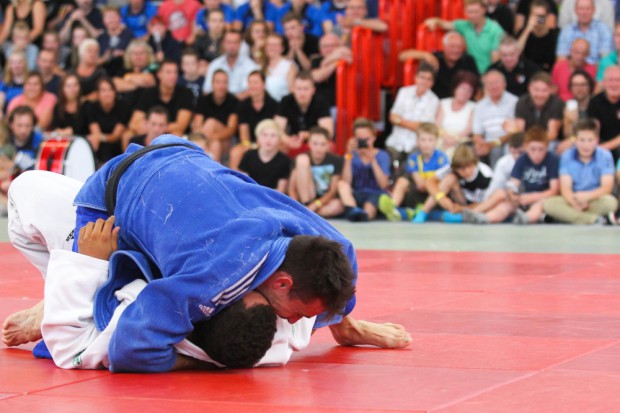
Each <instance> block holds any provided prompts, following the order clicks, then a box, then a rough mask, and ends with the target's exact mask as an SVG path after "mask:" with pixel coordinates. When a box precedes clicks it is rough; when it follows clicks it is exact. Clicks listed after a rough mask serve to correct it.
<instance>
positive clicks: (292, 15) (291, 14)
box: [282, 11, 304, 26]
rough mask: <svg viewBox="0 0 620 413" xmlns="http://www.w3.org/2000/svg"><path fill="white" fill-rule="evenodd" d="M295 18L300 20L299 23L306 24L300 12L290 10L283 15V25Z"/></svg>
mask: <svg viewBox="0 0 620 413" xmlns="http://www.w3.org/2000/svg"><path fill="white" fill-rule="evenodd" d="M293 20H295V21H297V22H299V24H301V25H303V24H304V20H303V18H302V17H301V16H300V15H299V14H298V13H295V12H294V11H289V12H288V13H286V14H285V15H284V17H282V26H284V25H285V24H286V23H288V22H291V21H293Z"/></svg>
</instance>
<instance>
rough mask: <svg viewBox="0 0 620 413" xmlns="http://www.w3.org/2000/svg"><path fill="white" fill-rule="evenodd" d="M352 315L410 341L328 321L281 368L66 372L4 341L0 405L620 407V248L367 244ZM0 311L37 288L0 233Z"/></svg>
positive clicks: (92, 408) (50, 409)
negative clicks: (337, 331)
mask: <svg viewBox="0 0 620 413" xmlns="http://www.w3.org/2000/svg"><path fill="white" fill-rule="evenodd" d="M359 267H360V274H359V283H358V305H357V307H356V309H355V310H354V313H353V314H352V315H354V316H355V317H356V318H359V319H365V320H370V321H375V322H387V321H390V322H395V323H400V324H403V325H404V326H406V328H407V329H408V330H409V331H410V332H411V333H412V335H413V342H412V344H411V345H410V346H409V347H408V348H406V349H400V350H382V349H376V348H370V347H368V348H359V347H358V348H346V347H340V346H338V345H337V344H336V343H335V341H334V340H333V339H332V337H331V335H330V332H329V330H328V329H322V330H320V331H318V332H317V333H316V334H315V335H314V336H313V338H312V342H311V344H310V346H309V348H307V349H306V350H304V351H302V352H299V353H295V354H294V355H293V358H292V360H291V362H290V363H289V364H288V365H287V366H285V367H278V368H261V369H252V370H225V371H218V372H197V371H190V372H175V373H165V374H151V375H149V374H112V373H110V372H108V371H67V370H61V369H58V368H56V367H55V366H54V364H53V362H52V361H51V360H39V359H35V358H33V356H32V354H31V352H30V351H29V350H30V349H32V347H33V346H32V344H31V345H24V346H20V347H18V348H6V347H4V346H3V345H2V344H0V412H4V413H9V412H28V413H30V412H45V413H56V412H59V413H60V412H62V413H65V412H80V413H83V412H90V413H99V412H101V413H104V412H105V413H109V412H114V411H118V412H123V411H130V409H141V410H142V411H144V412H149V413H150V412H165V413H171V412H177V411H179V412H180V411H183V412H198V411H201V412H205V411H211V412H234V413H239V412H276V413H277V412H476V413H480V412H484V413H490V412H502V413H506V412H543V411H544V412H614V411H619V410H620V276H619V275H618V268H619V267H620V258H619V256H617V255H610V254H560V253H544V254H543V253H508V252H420V251H404V250H402V251H379V250H360V251H359ZM0 269H1V270H0V272H1V276H0V319H2V320H4V318H5V317H6V316H7V315H9V314H10V313H12V312H14V311H17V310H20V309H23V308H26V307H29V306H31V305H33V304H35V303H37V302H38V301H39V300H40V299H41V298H42V291H43V281H42V280H41V277H40V274H38V273H37V271H36V270H35V269H34V268H33V267H32V266H30V265H29V264H28V263H27V262H26V260H25V259H24V258H23V257H22V256H21V255H20V254H19V253H18V252H17V251H16V250H14V249H13V248H12V247H11V246H10V245H9V244H8V243H0Z"/></svg>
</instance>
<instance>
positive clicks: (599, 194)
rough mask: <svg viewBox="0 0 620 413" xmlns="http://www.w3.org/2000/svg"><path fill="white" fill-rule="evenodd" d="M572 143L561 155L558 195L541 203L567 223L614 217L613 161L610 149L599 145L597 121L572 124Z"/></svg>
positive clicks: (603, 220) (604, 221)
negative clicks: (573, 139) (574, 132)
mask: <svg viewBox="0 0 620 413" xmlns="http://www.w3.org/2000/svg"><path fill="white" fill-rule="evenodd" d="M575 131H576V134H577V137H576V141H575V146H574V147H573V148H571V149H569V150H567V151H566V152H564V153H563V154H562V158H561V159H560V194H561V195H560V196H555V197H552V198H549V199H547V200H546V201H545V203H544V210H545V213H546V214H547V215H549V216H551V217H552V218H553V219H555V220H557V221H560V222H565V223H569V224H596V223H601V224H603V223H606V222H608V221H612V222H613V221H615V219H614V217H610V218H607V217H609V216H610V214H612V213H614V212H615V211H616V210H617V209H618V199H617V198H616V197H615V196H613V195H612V191H613V186H614V172H615V171H614V161H613V157H612V156H611V153H610V152H609V150H607V149H605V148H602V147H600V146H598V142H599V137H598V132H597V127H596V123H595V122H594V121H593V120H592V119H583V120H580V121H579V122H578V123H577V126H576V127H575Z"/></svg>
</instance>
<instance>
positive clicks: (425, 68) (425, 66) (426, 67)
mask: <svg viewBox="0 0 620 413" xmlns="http://www.w3.org/2000/svg"><path fill="white" fill-rule="evenodd" d="M424 72H426V73H430V74H431V76H433V81H434V80H435V79H436V78H437V72H436V71H435V68H434V67H433V66H431V65H430V64H429V63H426V62H422V63H420V65H419V66H418V70H416V72H415V74H416V75H419V74H420V73H424Z"/></svg>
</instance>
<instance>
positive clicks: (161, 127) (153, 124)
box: [123, 106, 168, 150]
mask: <svg viewBox="0 0 620 413" xmlns="http://www.w3.org/2000/svg"><path fill="white" fill-rule="evenodd" d="M167 128H168V111H167V110H166V108H164V107H163V106H153V107H152V108H150V109H149V111H148V113H147V114H146V133H145V134H144V135H138V136H134V137H132V138H131V139H130V140H129V143H130V144H131V143H136V144H138V145H142V146H148V145H150V144H151V142H153V139H155V138H157V137H158V136H161V135H163V134H164V133H166V129H167ZM123 146H125V147H126V146H127V145H123ZM124 149H125V148H123V150H124Z"/></svg>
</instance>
